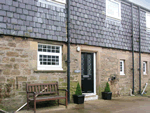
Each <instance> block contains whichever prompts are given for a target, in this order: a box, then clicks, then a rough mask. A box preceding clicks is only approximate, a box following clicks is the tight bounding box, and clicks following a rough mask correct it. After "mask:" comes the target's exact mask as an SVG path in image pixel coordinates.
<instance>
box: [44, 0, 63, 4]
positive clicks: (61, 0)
mask: <svg viewBox="0 0 150 113" xmlns="http://www.w3.org/2000/svg"><path fill="white" fill-rule="evenodd" d="M47 1H56V2H59V3H64V4H65V3H66V0H47Z"/></svg>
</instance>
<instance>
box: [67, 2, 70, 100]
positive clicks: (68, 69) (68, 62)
mask: <svg viewBox="0 0 150 113" xmlns="http://www.w3.org/2000/svg"><path fill="white" fill-rule="evenodd" d="M66 2H67V39H68V41H67V90H68V103H70V0H66Z"/></svg>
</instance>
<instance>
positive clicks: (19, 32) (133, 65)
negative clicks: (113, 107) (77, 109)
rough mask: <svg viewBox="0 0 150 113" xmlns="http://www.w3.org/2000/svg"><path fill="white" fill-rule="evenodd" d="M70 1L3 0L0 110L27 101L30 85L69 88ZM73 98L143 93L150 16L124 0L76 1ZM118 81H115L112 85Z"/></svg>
mask: <svg viewBox="0 0 150 113" xmlns="http://www.w3.org/2000/svg"><path fill="white" fill-rule="evenodd" d="M67 17H68V16H67V8H66V0H0V107H1V108H5V109H17V108H18V107H20V106H21V105H22V104H24V103H25V102H26V92H25V89H26V87H25V86H26V83H49V82H56V81H57V82H58V83H59V88H65V89H67V62H66V61H67V40H68V39H67ZM70 43H71V44H70V99H71V101H72V96H71V95H72V94H74V91H75V88H76V85H77V83H78V82H79V83H80V85H81V88H82V92H83V93H84V94H85V95H86V97H85V100H93V99H98V98H101V92H102V91H103V90H104V87H105V84H106V82H107V81H109V80H110V81H109V83H110V87H111V91H112V92H113V96H120V95H129V92H130V89H132V90H133V93H135V94H136V93H139V92H141V90H142V89H143V86H144V85H145V83H147V82H148V81H149V78H150V68H149V66H150V46H149V45H150V11H149V10H148V9H146V8H144V7H141V6H138V5H136V4H133V3H131V2H128V1H121V0H71V1H70ZM112 78H115V79H114V80H112Z"/></svg>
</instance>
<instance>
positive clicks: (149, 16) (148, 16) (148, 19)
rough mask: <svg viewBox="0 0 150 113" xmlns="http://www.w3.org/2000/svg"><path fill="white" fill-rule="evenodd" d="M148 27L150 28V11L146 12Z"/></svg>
mask: <svg viewBox="0 0 150 113" xmlns="http://www.w3.org/2000/svg"><path fill="white" fill-rule="evenodd" d="M146 27H147V28H148V29H150V13H146Z"/></svg>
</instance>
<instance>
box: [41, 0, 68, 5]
mask: <svg viewBox="0 0 150 113" xmlns="http://www.w3.org/2000/svg"><path fill="white" fill-rule="evenodd" d="M39 2H42V3H45V4H50V5H55V3H56V4H57V3H58V4H65V3H66V0H39Z"/></svg>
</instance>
